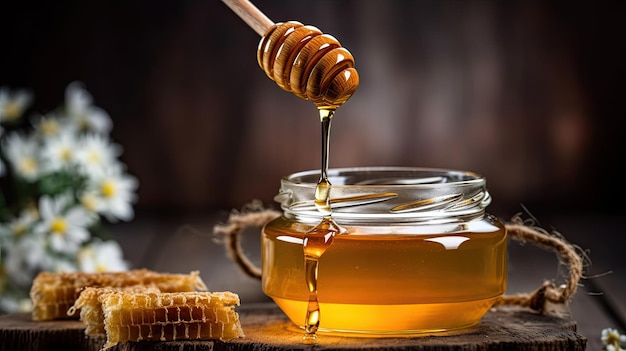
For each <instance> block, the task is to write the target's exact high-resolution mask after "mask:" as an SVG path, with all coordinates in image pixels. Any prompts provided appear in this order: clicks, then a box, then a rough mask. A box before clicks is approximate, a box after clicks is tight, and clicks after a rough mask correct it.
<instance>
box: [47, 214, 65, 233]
mask: <svg viewBox="0 0 626 351" xmlns="http://www.w3.org/2000/svg"><path fill="white" fill-rule="evenodd" d="M66 230H67V222H66V221H65V219H63V218H59V217H57V218H55V219H54V220H52V223H50V231H51V232H53V233H55V234H65V232H66Z"/></svg>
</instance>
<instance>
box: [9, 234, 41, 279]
mask: <svg viewBox="0 0 626 351" xmlns="http://www.w3.org/2000/svg"><path fill="white" fill-rule="evenodd" d="M51 262H52V258H51V257H50V255H49V254H48V253H47V252H46V241H45V238H44V237H43V236H41V235H33V236H28V237H25V238H23V239H22V240H20V241H18V242H17V243H16V244H15V245H14V246H13V247H12V248H11V250H9V251H8V252H7V255H6V261H5V266H4V268H5V270H6V273H7V275H8V276H9V277H10V278H11V281H12V282H13V283H14V284H16V285H18V286H23V287H28V286H29V284H30V283H31V282H32V280H33V278H34V275H35V273H36V272H37V271H39V270H42V269H47V268H48V267H50V264H51Z"/></svg>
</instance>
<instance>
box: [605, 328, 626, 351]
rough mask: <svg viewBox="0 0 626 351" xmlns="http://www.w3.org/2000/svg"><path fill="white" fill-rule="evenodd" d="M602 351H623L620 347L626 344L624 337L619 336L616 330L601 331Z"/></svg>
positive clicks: (625, 336)
mask: <svg viewBox="0 0 626 351" xmlns="http://www.w3.org/2000/svg"><path fill="white" fill-rule="evenodd" d="M600 339H602V344H603V345H604V350H607V351H624V349H623V348H622V346H624V344H626V335H623V334H620V333H619V332H618V331H617V329H613V328H606V329H602V334H601V336H600Z"/></svg>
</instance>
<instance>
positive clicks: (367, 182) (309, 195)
mask: <svg viewBox="0 0 626 351" xmlns="http://www.w3.org/2000/svg"><path fill="white" fill-rule="evenodd" d="M316 176H319V173H316V172H314V171H309V172H301V173H296V174H293V175H291V176H288V177H285V178H284V179H283V180H282V181H281V189H280V192H279V194H278V195H277V196H276V197H275V200H276V201H278V202H280V204H281V208H282V210H283V213H284V215H285V217H287V218H291V219H294V220H298V221H302V222H311V223H313V222H318V221H320V220H321V219H322V217H323V216H322V214H321V213H320V212H319V211H318V210H317V208H316V206H315V203H314V196H315V186H316V184H317V183H316V180H315V179H316V178H315V177H316ZM329 179H330V182H331V184H332V186H331V190H330V203H331V209H332V217H333V219H335V221H337V222H338V223H340V224H389V223H427V224H445V223H454V222H463V221H468V220H473V219H479V218H483V217H484V216H485V209H486V207H487V206H488V205H489V204H490V203H491V196H490V195H489V192H488V191H487V189H486V181H485V179H484V178H483V177H481V176H479V175H476V174H474V173H470V172H462V171H450V170H438V169H425V168H399V167H380V168H376V167H374V168H372V167H369V168H346V169H332V170H329Z"/></svg>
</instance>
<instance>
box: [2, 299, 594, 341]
mask: <svg viewBox="0 0 626 351" xmlns="http://www.w3.org/2000/svg"><path fill="white" fill-rule="evenodd" d="M239 313H240V316H241V323H242V327H243V329H244V332H245V334H246V336H245V338H241V339H236V340H231V341H228V342H221V341H170V342H127V343H120V344H118V345H116V346H114V347H112V348H110V349H109V350H110V351H144V350H161V351H179V350H185V351H205V350H232V351H235V350H238V351H252V350H254V351H281V350H363V349H377V350H389V351H406V350H424V351H428V350H432V351H434V350H440V351H441V350H476V351H480V350H492V351H493V350H512V351H515V350H525V351H532V350H544V351H552V350H554V351H560V350H563V351H565V350H568V351H576V350H585V349H586V344H587V339H586V338H585V337H584V336H582V335H580V334H578V333H577V332H576V324H575V323H574V322H573V321H572V320H570V319H562V318H557V317H551V316H545V315H540V314H537V313H533V312H529V311H526V310H520V309H508V310H498V311H490V312H488V313H487V314H486V315H485V317H484V319H483V321H482V322H481V323H480V324H479V325H478V326H477V327H475V328H473V329H470V330H465V331H464V332H462V333H457V334H449V335H425V336H419V337H402V338H356V337H343V336H331V335H323V334H321V335H320V336H319V343H318V344H317V345H305V344H302V343H301V338H302V335H303V332H302V331H301V330H299V329H297V328H296V327H295V326H293V325H292V324H291V323H290V322H289V321H288V320H287V318H286V317H285V316H284V315H283V314H282V313H281V312H280V310H278V309H277V308H276V307H275V305H273V304H271V303H260V304H251V305H249V306H242V307H241V308H239ZM83 330H84V328H83V325H82V323H81V322H79V321H50V322H34V321H32V320H31V319H30V315H28V314H13V315H6V316H2V317H0V350H7V351H9V350H11V351H15V350H53V349H63V350H81V351H98V350H100V349H101V347H102V345H104V342H105V336H104V335H100V336H85V335H84V332H83Z"/></svg>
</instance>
